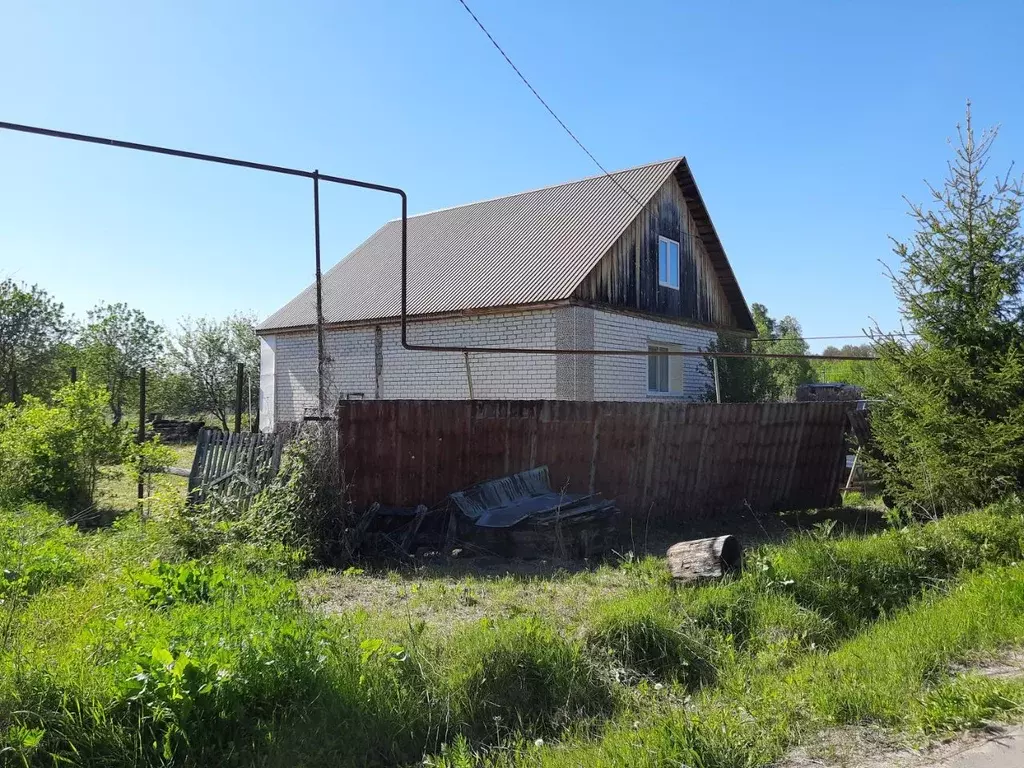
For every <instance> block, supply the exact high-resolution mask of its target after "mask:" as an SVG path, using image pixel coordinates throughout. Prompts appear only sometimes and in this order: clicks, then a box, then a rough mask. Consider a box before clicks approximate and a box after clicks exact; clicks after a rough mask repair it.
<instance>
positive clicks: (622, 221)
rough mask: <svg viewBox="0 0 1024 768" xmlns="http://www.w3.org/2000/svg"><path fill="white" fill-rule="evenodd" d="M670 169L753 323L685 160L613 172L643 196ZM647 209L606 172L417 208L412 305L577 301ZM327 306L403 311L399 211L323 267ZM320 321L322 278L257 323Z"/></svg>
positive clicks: (375, 316)
mask: <svg viewBox="0 0 1024 768" xmlns="http://www.w3.org/2000/svg"><path fill="white" fill-rule="evenodd" d="M673 173H675V174H676V177H677V179H678V180H679V183H680V184H681V185H682V188H683V192H684V195H685V196H686V198H687V202H688V203H690V205H691V208H692V210H691V213H692V215H693V216H694V220H695V221H696V222H697V225H698V229H699V230H700V235H701V237H702V238H703V239H704V243H705V247H706V248H707V250H708V254H709V256H710V258H711V260H712V262H713V263H714V264H715V269H716V272H717V273H718V277H719V279H720V280H721V282H722V286H723V288H724V289H725V292H726V295H727V297H728V298H729V301H730V305H731V306H732V309H733V314H734V316H735V317H736V318H737V322H738V323H739V324H740V326H741V327H744V326H745V325H746V320H748V319H750V312H749V310H748V309H747V305H746V301H745V300H744V299H743V295H742V293H740V290H739V284H738V283H737V282H736V278H735V276H734V275H733V272H732V268H731V267H730V266H729V263H728V260H727V259H726V257H725V251H724V249H723V248H722V245H721V243H720V242H719V240H718V235H717V234H716V233H715V231H714V226H713V225H712V224H711V219H710V217H709V216H708V214H707V209H706V208H705V207H704V202H703V201H702V200H701V199H700V193H699V192H698V191H697V187H696V184H695V183H694V182H693V177H692V175H691V174H690V171H689V167H688V165H687V163H686V159H685V158H673V159H671V160H664V161H662V162H658V163H652V164H650V165H642V166H638V167H636V168H630V169H628V170H624V171H618V172H615V173H613V174H612V175H613V176H614V177H615V180H616V181H617V182H618V183H619V184H621V185H622V187H624V188H625V189H626V190H628V191H629V193H630V194H631V195H632V196H633V197H635V198H636V200H639V201H640V202H641V203H643V204H646V203H647V202H648V201H650V199H651V198H652V197H653V196H654V194H655V193H656V192H657V191H658V190H659V189H660V188H661V186H662V185H663V184H664V183H665V182H666V181H667V180H668V178H669V177H670V176H671V175H672V174H673ZM691 201H692V202H691ZM638 213H639V209H638V208H637V204H636V202H635V201H634V200H633V199H632V198H630V197H629V196H627V195H626V194H625V193H624V192H623V191H622V189H619V188H618V186H616V185H615V184H614V183H613V182H612V181H611V180H610V179H608V178H607V177H606V176H604V175H601V176H592V177H590V178H586V179H581V180H579V181H572V182H567V183H564V184H558V185H555V186H551V187H544V188H542V189H536V190H532V191H530V192H521V193H519V194H515V195H509V196H507V197H498V198H494V199H491V200H484V201H481V202H477V203H470V204H468V205H460V206H456V207H453V208H444V209H441V210H438V211H433V212H431V213H422V214H418V215H416V216H410V217H409V219H408V290H409V297H408V298H409V303H408V312H409V314H410V315H426V314H433V313H441V312H454V311H460V310H474V309H484V308H490V307H506V306H507V307H512V306H519V305H527V304H538V303H543V302H548V301H557V300H563V299H568V298H569V297H570V296H571V295H572V294H573V292H574V291H575V290H576V288H577V287H578V286H579V284H580V283H581V282H582V281H583V279H584V278H585V277H586V276H587V275H588V274H589V273H590V271H591V270H592V269H593V268H594V267H595V266H596V265H597V263H598V261H600V259H601V257H602V256H604V254H605V253H606V252H607V251H608V249H609V248H610V247H611V246H612V244H613V243H614V242H615V240H616V239H617V238H618V237H619V235H621V234H622V233H623V231H624V230H625V229H626V227H627V226H629V224H630V222H632V221H633V219H634V218H635V217H636V215H637V214H638ZM323 312H324V322H325V323H327V324H337V323H349V322H358V321H369V320H381V319H385V318H392V317H397V316H398V315H400V314H401V219H395V220H393V221H389V222H388V223H387V224H385V225H384V226H383V227H381V228H380V229H378V230H377V231H376V232H375V233H374V234H373V235H371V236H370V237H369V239H367V240H366V241H365V242H363V243H362V245H360V246H358V247H357V248H356V249H355V250H354V251H352V253H350V254H349V255H348V256H346V257H345V258H344V259H342V260H341V261H340V262H338V263H337V264H336V265H334V267H332V268H331V269H330V270H328V271H327V272H326V273H324V275H323ZM315 322H316V287H315V284H314V285H310V286H309V287H307V288H306V289H305V290H304V291H303V292H302V293H300V294H299V295H298V296H296V297H295V298H294V299H292V300H291V301H290V302H288V303H287V304H286V305H285V306H284V307H282V308H281V309H279V310H278V311H277V312H275V313H274V314H272V315H271V316H270V317H268V318H267V319H266V320H264V321H263V322H262V323H261V324H260V325H259V327H258V330H259V331H261V332H267V331H271V330H285V329H289V328H292V329H294V328H300V327H311V326H313V325H314V324H315ZM753 327H754V326H753V320H750V322H749V328H750V329H753Z"/></svg>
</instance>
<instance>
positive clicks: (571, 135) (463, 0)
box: [459, 0, 644, 208]
mask: <svg viewBox="0 0 1024 768" xmlns="http://www.w3.org/2000/svg"><path fill="white" fill-rule="evenodd" d="M459 3H460V4H461V5H462V7H463V8H465V9H466V13H468V14H469V15H470V16H471V17H472V18H473V21H475V22H476V25H477V26H478V27H480V31H481V32H483V33H484V34H485V35H487V39H488V40H490V41H491V44H492V45H493V46H494V47H495V48H496V49H497V50H498V53H500V54H501V56H502V58H504V59H505V61H507V62H508V65H509V66H510V67H512V70H513V71H514V72H515V73H516V74H517V75H519V79H520V80H522V81H523V84H524V85H525V86H526V87H527V88H529V89H530V93H532V94H533V95H534V96H536V97H537V101H539V102H540V103H541V104H542V105H543V107H544V109H546V110H547V111H548V114H550V115H551V116H552V117H553V118H555V122H557V123H558V124H559V125H560V126H562V130H563V131H565V132H566V133H567V134H569V138H570V139H572V140H573V141H575V142H576V145H577V146H578V147H579V148H580V149H582V150H583V151H584V152H586V154H587V157H589V158H590V159H591V160H593V161H594V165H596V166H597V167H598V168H600V169H601V172H602V173H603V174H604V175H605V176H607V177H608V178H609V179H610V180H611V182H612V183H613V184H614V185H615V186H617V187H618V188H619V189H621V190H622V192H623V194H625V195H626V196H627V197H628V198H630V199H631V200H632V201H633V202H634V203H636V204H637V205H638V206H639V207H641V208H643V206H644V204H643V203H641V202H640V201H639V200H637V199H636V196H635V195H633V194H632V193H631V192H630V191H629V190H628V189H626V188H625V187H624V186H622V184H620V183H619V180H618V179H616V178H615V177H614V176H613V175H612V174H611V173H609V172H608V169H607V168H605V167H604V166H603V165H601V163H600V161H599V160H598V159H597V158H596V157H594V153H593V152H591V151H590V150H589V149H587V148H586V147H585V146H584V145H583V142H582V141H580V140H579V138H578V137H577V136H576V134H575V133H573V132H572V131H571V130H570V129H569V126H568V125H566V124H565V121H564V120H562V118H560V117H559V116H558V115H557V114H556V113H555V110H553V109H552V108H551V105H550V104H548V103H547V102H546V101H544V97H543V96H541V95H540V94H539V93H537V89H536V88H534V87H533V85H532V84H531V83H530V81H529V80H527V79H526V75H524V74H523V73H522V71H521V70H520V69H519V67H517V66H516V65H515V63H514V62H513V61H512V59H510V58H509V55H508V54H507V53H505V49H504V48H502V47H501V46H500V45H498V41H497V40H495V39H494V36H493V35H492V34H491V33H490V32H488V31H487V27H485V26H484V24H483V22H482V21H480V19H479V18H477V15H476V14H475V13H473V9H472V8H470V7H469V5H467V4H466V0H459Z"/></svg>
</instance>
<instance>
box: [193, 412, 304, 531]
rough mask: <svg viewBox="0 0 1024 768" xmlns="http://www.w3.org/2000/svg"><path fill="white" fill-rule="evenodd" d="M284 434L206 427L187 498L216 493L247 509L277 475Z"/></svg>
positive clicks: (194, 501) (197, 447)
mask: <svg viewBox="0 0 1024 768" xmlns="http://www.w3.org/2000/svg"><path fill="white" fill-rule="evenodd" d="M283 443H284V440H283V438H282V436H281V435H277V434H272V435H271V434H263V433H250V432H221V431H220V430H219V429H203V430H201V431H200V432H199V438H198V440H197V442H196V455H195V458H194V459H193V461H192V469H191V471H190V472H189V476H188V497H189V501H190V502H192V503H198V502H203V501H205V500H206V499H207V498H209V496H210V495H211V494H213V493H216V494H217V495H218V496H221V497H224V496H227V497H233V498H235V499H236V500H237V502H238V504H239V506H240V508H241V509H242V510H243V511H244V510H245V509H247V508H248V507H249V504H250V503H252V500H253V498H254V497H255V496H256V494H257V493H259V492H260V491H261V490H262V489H263V488H264V487H265V486H266V485H267V483H269V482H270V480H271V479H273V477H274V476H275V475H276V474H277V470H278V468H279V466H280V464H281V448H282V445H283Z"/></svg>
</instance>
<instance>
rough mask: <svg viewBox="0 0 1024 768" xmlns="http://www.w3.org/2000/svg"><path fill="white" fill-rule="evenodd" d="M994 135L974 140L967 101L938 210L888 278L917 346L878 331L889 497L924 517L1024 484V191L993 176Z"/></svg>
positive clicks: (921, 215) (880, 425)
mask: <svg viewBox="0 0 1024 768" xmlns="http://www.w3.org/2000/svg"><path fill="white" fill-rule="evenodd" d="M995 137H996V131H994V130H992V131H986V132H984V133H983V134H982V135H981V137H980V138H976V137H975V133H974V129H973V127H972V124H971V116H970V109H969V105H968V113H967V122H966V127H965V128H964V129H963V130H961V131H959V145H958V146H957V147H956V150H955V151H956V157H955V159H954V160H953V162H951V163H950V165H949V176H948V178H947V179H946V181H945V183H944V184H943V186H942V187H940V188H931V195H932V202H933V205H934V208H933V209H926V208H925V207H923V206H919V205H911V208H910V213H911V217H912V218H913V219H914V221H915V222H916V224H917V231H916V233H915V234H914V235H913V237H912V238H911V239H910V240H909V241H907V242H896V243H895V249H894V250H895V253H896V255H897V256H898V257H899V259H900V265H901V266H900V268H899V271H898V272H897V273H890V276H891V278H892V283H893V287H894V289H895V291H896V296H897V298H898V299H899V302H900V309H901V312H902V315H903V317H904V320H905V321H906V323H907V325H908V326H909V330H910V331H912V332H913V333H915V334H917V335H918V337H919V338H918V339H917V340H914V341H911V342H907V341H906V340H905V338H904V337H903V336H901V335H892V334H884V333H882V332H880V331H877V330H876V333H875V343H876V348H877V351H878V353H879V356H880V358H881V359H880V361H879V364H878V366H877V374H878V378H879V386H878V388H879V389H880V390H881V391H882V392H884V396H885V399H884V402H883V403H880V404H879V405H878V406H877V407H876V408H875V410H874V413H873V415H872V426H873V432H874V436H875V440H876V442H877V444H878V446H879V456H877V457H875V459H876V460H875V462H874V464H875V467H876V469H877V470H878V471H879V472H880V474H881V477H882V479H883V481H884V484H885V487H886V491H887V493H888V496H889V497H890V498H891V499H892V500H894V501H895V502H896V503H898V504H899V505H901V506H902V507H903V508H905V509H906V510H910V511H913V512H915V513H918V514H934V513H935V512H938V511H942V510H946V511H961V510H965V509H968V508H970V507H972V506H977V505H979V504H985V503H988V502H990V501H992V500H994V499H996V498H999V497H1000V496H1002V495H1004V494H1006V493H1009V492H1012V491H1013V490H1015V489H1017V488H1020V487H1021V485H1022V483H1024V294H1022V279H1024V233H1022V231H1021V226H1020V218H1021V203H1022V188H1021V184H1020V182H1019V181H1013V180H1011V179H1010V178H1009V177H1008V176H1006V177H1001V178H996V179H995V180H993V181H991V182H990V181H988V180H986V178H985V177H984V172H985V169H986V166H987V163H988V158H989V152H990V150H991V147H992V143H993V141H994V140H995Z"/></svg>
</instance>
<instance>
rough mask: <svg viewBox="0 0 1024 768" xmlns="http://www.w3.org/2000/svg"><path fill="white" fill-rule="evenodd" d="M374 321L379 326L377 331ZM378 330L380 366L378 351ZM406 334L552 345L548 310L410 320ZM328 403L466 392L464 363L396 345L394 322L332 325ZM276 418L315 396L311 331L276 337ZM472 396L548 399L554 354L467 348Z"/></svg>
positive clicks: (436, 340)
mask: <svg viewBox="0 0 1024 768" xmlns="http://www.w3.org/2000/svg"><path fill="white" fill-rule="evenodd" d="M377 328H379V329H380V330H379V331H378V330H377ZM378 332H379V333H380V336H381V344H380V351H381V355H380V361H379V363H380V365H379V369H380V370H379V375H378V361H377V359H376V358H377V356H376V351H377V350H376V341H375V337H376V334H377V333H378ZM409 341H410V342H413V343H417V344H432V345H447V346H481V347H526V346H529V347H542V348H543V347H547V348H552V349H553V348H554V346H555V321H554V315H553V310H536V311H530V312H510V313H503V314H494V315H477V316H473V317H458V318H446V319H442V320H431V321H422V322H416V323H411V324H410V325H409ZM324 345H325V351H326V353H327V357H328V358H329V360H328V362H327V364H326V366H325V374H326V376H325V379H326V381H327V386H326V390H327V391H326V395H327V402H328V403H329V404H330V405H331V407H332V408H333V405H334V404H335V403H337V401H338V400H339V399H340V398H342V397H345V396H346V395H350V394H354V393H359V394H362V395H363V397H364V398H366V399H368V400H370V399H374V398H378V397H379V398H382V399H388V400H394V399H403V398H423V399H436V400H462V399H467V398H468V397H469V385H468V381H467V378H466V363H465V359H464V358H463V356H462V355H461V354H459V353H457V352H415V351H410V350H406V349H403V348H402V344H401V328H400V326H399V325H398V324H395V323H388V324H384V323H382V324H381V325H380V326H377V327H376V328H375V327H372V326H371V327H365V328H352V329H344V330H330V331H327V333H325V335H324ZM275 347H276V349H275V355H274V359H273V360H272V362H271V364H272V365H273V366H274V370H275V377H274V381H275V400H276V402H275V411H274V415H273V420H274V422H275V423H277V422H283V421H295V420H298V419H301V418H302V415H303V411H304V409H305V408H313V407H315V406H316V401H317V391H316V390H317V372H316V359H317V355H316V335H315V334H314V333H312V332H310V333H302V334H279V335H276V336H275ZM469 364H470V370H471V372H472V378H473V396H474V397H476V398H478V399H516V400H538V399H552V398H554V396H555V355H516V354H492V355H485V354H470V356H469Z"/></svg>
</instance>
